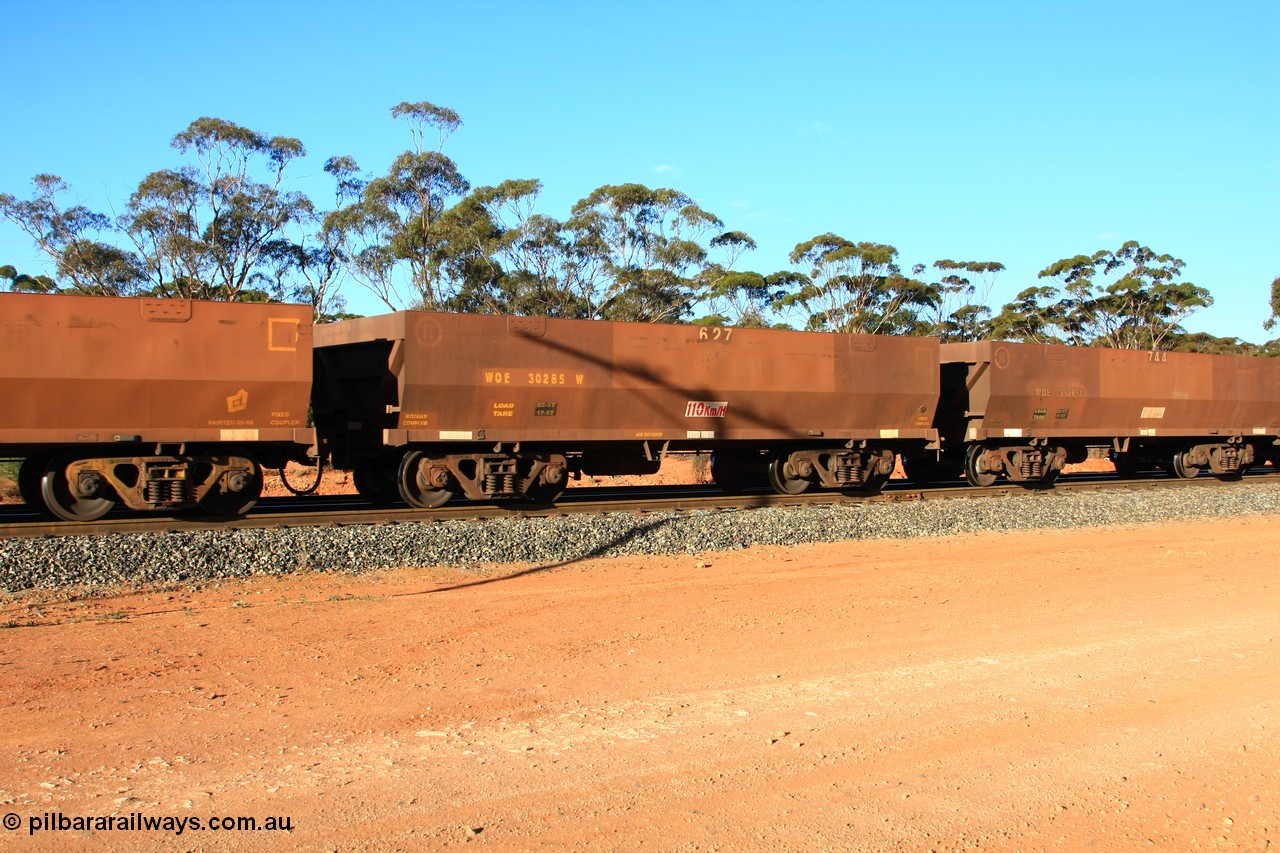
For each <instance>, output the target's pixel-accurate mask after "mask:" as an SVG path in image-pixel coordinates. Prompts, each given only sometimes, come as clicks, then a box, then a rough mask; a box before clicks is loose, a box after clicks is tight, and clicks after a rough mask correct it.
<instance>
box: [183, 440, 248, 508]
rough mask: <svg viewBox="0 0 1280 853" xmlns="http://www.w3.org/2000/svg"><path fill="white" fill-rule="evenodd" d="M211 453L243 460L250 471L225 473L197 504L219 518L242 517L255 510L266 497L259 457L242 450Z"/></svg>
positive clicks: (230, 458) (228, 458) (242, 466)
mask: <svg viewBox="0 0 1280 853" xmlns="http://www.w3.org/2000/svg"><path fill="white" fill-rule="evenodd" d="M211 455H213V456H224V457H225V458H226V459H227V460H228V461H230V460H232V459H239V460H241V461H242V462H247V463H248V465H247V466H246V465H243V464H241V465H238V466H237V467H238V468H242V469H243V468H248V470H247V471H244V470H241V471H232V472H228V473H226V474H224V475H223V476H222V478H221V480H220V481H219V482H218V484H217V485H215V486H214V487H213V488H212V489H210V490H209V491H208V492H206V493H205V496H204V497H203V498H201V499H200V502H199V503H198V504H196V506H198V507H199V508H200V511H201V512H203V513H205V514H206V515H212V516H214V517H215V518H239V517H240V516H242V515H244V514H245V513H247V512H248V511H249V510H251V509H253V505H254V504H256V503H257V502H258V498H260V497H262V466H261V465H259V464H258V462H257V460H256V459H253V458H251V457H248V456H245V455H244V454H243V453H241V452H239V451H234V450H233V451H215V452H213V453H212V454H211Z"/></svg>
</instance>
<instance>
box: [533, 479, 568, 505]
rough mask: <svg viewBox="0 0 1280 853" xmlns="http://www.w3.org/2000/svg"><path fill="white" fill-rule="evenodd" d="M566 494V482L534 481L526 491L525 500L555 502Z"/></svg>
mask: <svg viewBox="0 0 1280 853" xmlns="http://www.w3.org/2000/svg"><path fill="white" fill-rule="evenodd" d="M563 494H564V483H563V482H560V483H534V484H533V485H532V486H530V487H529V488H528V490H527V491H526V492H525V493H524V497H525V500H527V501H531V502H532V503H536V504H553V503H555V502H556V500H558V499H559V497H560V496H561V495H563Z"/></svg>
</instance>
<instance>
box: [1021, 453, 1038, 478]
mask: <svg viewBox="0 0 1280 853" xmlns="http://www.w3.org/2000/svg"><path fill="white" fill-rule="evenodd" d="M1020 467H1021V469H1022V478H1023V479H1024V480H1039V479H1042V478H1043V477H1044V458H1043V457H1041V456H1040V454H1038V453H1035V454H1032V453H1024V454H1023V455H1022V465H1021V466H1020Z"/></svg>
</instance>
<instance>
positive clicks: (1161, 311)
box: [1040, 240, 1213, 350]
mask: <svg viewBox="0 0 1280 853" xmlns="http://www.w3.org/2000/svg"><path fill="white" fill-rule="evenodd" d="M1184 266H1185V264H1184V263H1183V261H1181V260H1179V259H1178V258H1175V257H1173V256H1172V255H1167V254H1163V255H1160V254H1156V253H1155V252H1154V251H1152V250H1151V249H1149V248H1148V247H1146V246H1143V245H1140V244H1139V243H1138V242H1137V241H1136V240H1129V241H1127V242H1125V243H1124V244H1123V245H1121V246H1120V248H1119V249H1116V250H1114V251H1108V250H1101V251H1098V252H1095V253H1094V254H1093V255H1076V256H1074V257H1071V258H1063V259H1062V260H1059V261H1056V262H1055V263H1053V264H1050V265H1049V266H1048V267H1046V268H1045V269H1043V270H1041V271H1040V278H1058V279H1060V280H1061V281H1062V282H1063V293H1064V295H1063V297H1062V299H1061V300H1060V301H1059V303H1058V305H1057V309H1056V310H1057V315H1056V319H1055V324H1056V325H1057V326H1058V328H1059V329H1061V330H1062V332H1063V333H1064V335H1065V337H1066V339H1067V341H1068V342H1069V343H1072V344H1076V345H1101V346H1109V347H1114V348H1117V349H1152V350H1156V349H1165V348H1167V344H1168V340H1169V337H1170V335H1176V334H1177V333H1179V332H1181V326H1180V325H1179V324H1180V323H1181V322H1182V321H1183V320H1185V319H1186V318H1187V317H1188V316H1190V315H1191V314H1192V313H1194V312H1195V311H1196V310H1197V309H1199V308H1204V307H1208V306H1209V305H1212V304H1213V298H1212V297H1211V296H1210V295H1209V291H1208V290H1206V289H1205V288H1203V287H1198V286H1197V285H1195V284H1192V283H1191V282H1187V281H1178V280H1177V279H1178V278H1179V277H1180V276H1181V275H1182V269H1183V267H1184ZM1107 277H1111V278H1110V279H1109V280H1108V279H1107ZM1099 279H1102V280H1101V281H1099Z"/></svg>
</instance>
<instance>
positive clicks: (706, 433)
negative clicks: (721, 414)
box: [685, 429, 716, 438]
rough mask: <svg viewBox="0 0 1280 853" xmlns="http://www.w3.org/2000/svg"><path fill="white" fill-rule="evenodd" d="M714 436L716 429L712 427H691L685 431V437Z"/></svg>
mask: <svg viewBox="0 0 1280 853" xmlns="http://www.w3.org/2000/svg"><path fill="white" fill-rule="evenodd" d="M715 437H716V431H715V430H713V429H707V430H700V429H691V430H689V431H688V432H687V433H685V438H715Z"/></svg>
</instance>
